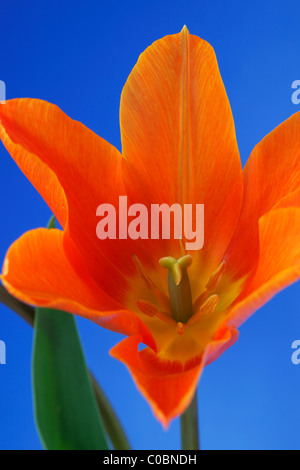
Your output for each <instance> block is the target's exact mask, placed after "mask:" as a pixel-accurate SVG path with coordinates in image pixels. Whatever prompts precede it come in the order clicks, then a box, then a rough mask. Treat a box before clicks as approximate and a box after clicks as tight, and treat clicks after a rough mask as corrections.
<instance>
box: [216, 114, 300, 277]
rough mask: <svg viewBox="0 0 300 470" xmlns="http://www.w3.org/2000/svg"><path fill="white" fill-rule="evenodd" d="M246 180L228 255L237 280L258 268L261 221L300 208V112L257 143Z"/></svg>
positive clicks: (226, 257)
mask: <svg viewBox="0 0 300 470" xmlns="http://www.w3.org/2000/svg"><path fill="white" fill-rule="evenodd" d="M244 181H245V183H244V187H245V193H244V202H243V207H242V211H241V218H240V221H239V224H238V227H237V229H236V233H235V234H234V237H233V239H232V241H231V244H230V246H229V249H228V251H227V254H226V256H225V259H226V260H227V261H228V262H227V265H226V270H227V272H229V271H231V273H232V274H233V275H235V277H242V276H243V275H244V274H245V273H247V272H250V271H251V269H254V268H255V267H256V264H257V261H258V253H259V252H258V247H259V238H258V237H259V232H258V230H259V228H258V220H259V218H260V217H262V216H263V215H264V214H266V213H268V212H269V211H270V210H272V209H273V208H277V207H300V196H299V194H300V193H299V187H300V113H296V114H294V115H293V116H291V117H290V118H289V119H288V120H286V121H285V122H283V123H282V124H280V126H278V127H277V128H276V129H275V130H273V131H272V132H271V133H270V134H268V135H267V136H266V137H265V138H264V139H263V140H262V141H261V142H260V143H259V144H257V146H256V147H255V148H254V150H253V152H252V153H251V155H250V158H249V160H248V162H247V164H246V166H245V169H244ZM289 230H290V228H287V235H288V232H289Z"/></svg>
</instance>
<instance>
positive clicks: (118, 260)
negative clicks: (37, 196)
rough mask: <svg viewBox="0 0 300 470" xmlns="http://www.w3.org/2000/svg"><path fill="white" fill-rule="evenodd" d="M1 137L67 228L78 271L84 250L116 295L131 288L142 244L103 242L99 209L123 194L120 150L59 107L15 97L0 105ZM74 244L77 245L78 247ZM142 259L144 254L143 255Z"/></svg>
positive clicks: (90, 268)
mask: <svg viewBox="0 0 300 470" xmlns="http://www.w3.org/2000/svg"><path fill="white" fill-rule="evenodd" d="M0 121H1V124H0V131H1V134H0V136H1V138H2V139H3V142H4V144H5V146H6V147H7V149H8V151H9V152H10V153H11V155H12V157H13V158H14V160H15V161H16V163H17V164H18V165H19V166H20V168H21V170H22V171H23V172H24V173H25V174H26V176H27V177H28V178H29V179H30V181H31V182H32V183H33V184H34V185H35V187H36V188H37V189H38V191H40V192H41V194H42V196H43V197H44V198H45V200H46V202H47V203H48V204H49V205H50V207H51V209H52V210H53V211H54V213H55V215H56V216H57V218H58V219H59V221H60V222H61V223H62V225H63V226H66V228H65V232H66V236H65V239H64V247H65V250H66V253H67V256H68V257H69V259H70V261H71V262H72V264H73V266H74V267H75V269H76V270H77V271H78V273H79V274H80V272H79V268H78V264H80V263H79V261H78V260H77V259H76V257H75V253H76V251H78V250H77V249H78V248H79V250H80V252H81V255H82V258H83V259H84V260H85V263H86V265H87V270H88V271H89V272H90V273H92V275H93V277H94V279H95V280H96V281H97V282H98V283H99V284H100V285H101V286H102V287H103V288H104V289H105V291H106V292H108V293H110V294H111V295H112V296H113V297H118V298H122V297H124V296H125V294H126V292H127V284H126V280H125V276H126V274H131V273H132V272H135V268H134V266H133V263H132V260H131V256H132V254H133V253H134V252H136V254H140V253H139V247H141V244H138V243H137V242H135V245H134V249H132V250H131V249H129V246H128V244H130V242H131V243H132V241H130V240H129V241H128V243H127V240H123V241H122V243H118V242H117V241H115V240H99V239H98V238H97V236H96V225H97V222H98V219H97V217H96V209H97V207H98V206H99V204H101V203H111V204H114V205H115V207H116V206H117V204H118V200H119V199H118V198H119V195H122V194H123V184H122V178H121V160H122V157H121V155H120V153H119V152H118V150H117V149H115V148H114V147H113V146H112V145H110V144H109V143H108V142H106V141H105V140H103V139H101V138H100V137H98V136H97V135H96V134H95V133H94V132H92V131H91V130H89V129H87V128H86V127H85V126H84V125H82V124H80V123H79V122H77V121H73V120H72V119H70V118H69V117H68V116H66V114H64V113H63V112H62V111H61V110H60V109H59V108H58V107H56V106H54V105H52V104H50V103H47V102H45V101H41V100H33V99H16V100H11V101H7V102H6V104H5V106H1V107H0ZM74 245H75V248H74ZM141 258H143V256H141Z"/></svg>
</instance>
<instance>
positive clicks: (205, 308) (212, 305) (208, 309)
mask: <svg viewBox="0 0 300 470" xmlns="http://www.w3.org/2000/svg"><path fill="white" fill-rule="evenodd" d="M219 299H220V297H219V296H218V295H216V294H214V295H210V296H209V297H208V299H207V300H206V301H205V302H204V303H203V304H202V305H201V307H200V309H199V310H198V312H197V313H196V314H195V315H193V316H192V317H191V318H190V319H189V321H188V326H191V325H194V324H195V323H197V322H198V321H199V320H200V319H201V318H202V317H203V315H210V314H212V313H214V311H215V310H216V308H217V305H218V303H219Z"/></svg>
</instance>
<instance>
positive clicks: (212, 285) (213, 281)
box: [206, 261, 225, 291]
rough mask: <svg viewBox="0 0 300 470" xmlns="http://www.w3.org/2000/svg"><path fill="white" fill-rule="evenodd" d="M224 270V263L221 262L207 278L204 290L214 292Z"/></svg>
mask: <svg viewBox="0 0 300 470" xmlns="http://www.w3.org/2000/svg"><path fill="white" fill-rule="evenodd" d="M224 270H225V261H222V263H221V264H220V266H219V267H218V268H217V269H216V270H215V271H214V272H213V273H212V275H211V276H210V278H209V281H208V283H207V284H206V289H207V290H209V291H214V290H216V288H217V287H218V285H219V282H220V280H221V278H222V276H223V272H224Z"/></svg>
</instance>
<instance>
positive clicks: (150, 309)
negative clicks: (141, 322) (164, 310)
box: [136, 299, 158, 317]
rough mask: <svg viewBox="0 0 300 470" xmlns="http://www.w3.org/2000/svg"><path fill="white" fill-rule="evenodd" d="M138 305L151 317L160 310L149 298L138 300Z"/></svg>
mask: <svg viewBox="0 0 300 470" xmlns="http://www.w3.org/2000/svg"><path fill="white" fill-rule="evenodd" d="M136 305H137V307H138V308H139V309H140V311H141V312H142V313H145V314H146V315H148V316H149V317H154V315H156V314H157V312H158V310H157V308H156V306H155V305H153V304H152V303H151V302H149V301H148V300H140V299H138V300H137V301H136Z"/></svg>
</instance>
